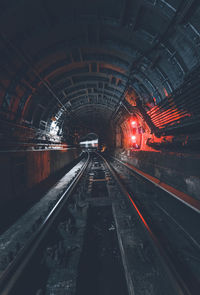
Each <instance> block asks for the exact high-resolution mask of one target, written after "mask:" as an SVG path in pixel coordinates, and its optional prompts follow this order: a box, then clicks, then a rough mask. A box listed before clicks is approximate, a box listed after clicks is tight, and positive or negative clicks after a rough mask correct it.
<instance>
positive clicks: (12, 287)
mask: <svg viewBox="0 0 200 295" xmlns="http://www.w3.org/2000/svg"><path fill="white" fill-rule="evenodd" d="M89 162H90V155H89V154H88V157H87V159H86V161H85V164H84V165H83V166H82V169H81V170H80V171H79V172H78V174H77V175H76V176H75V178H74V179H73V180H72V182H71V183H70V184H69V186H68V187H67V188H66V190H65V191H64V193H63V194H62V195H61V196H60V197H59V200H58V201H57V202H56V204H55V205H54V206H53V208H52V209H51V211H50V212H49V213H48V215H47V216H46V218H45V219H44V221H43V222H42V224H40V225H39V227H38V229H37V230H36V231H35V232H34V233H33V234H32V235H31V237H30V238H29V240H28V241H27V242H26V244H25V245H24V247H23V248H22V249H20V251H19V252H18V254H17V255H16V256H15V258H14V259H13V260H12V262H11V263H9V265H8V267H7V268H6V269H5V270H4V271H3V272H2V273H1V275H0V294H1V295H7V294H13V295H17V294H20V293H17V292H18V291H16V288H17V289H18V288H19V289H20V287H19V286H18V284H24V283H23V282H22V281H21V280H22V278H23V277H24V273H25V272H26V270H27V268H29V267H30V263H31V261H32V259H33V257H35V255H36V253H37V251H38V249H40V247H41V245H42V243H43V241H44V240H45V239H46V237H47V235H48V234H49V231H50V230H51V228H52V227H53V226H54V224H55V222H56V220H57V218H58V216H59V215H60V214H61V212H62V210H63V208H64V207H65V206H66V205H67V203H68V201H69V198H70V196H71V195H72V193H73V191H74V190H75V188H76V187H77V185H78V183H79V182H80V180H81V178H82V177H83V175H84V172H85V171H86V168H87V167H88V165H89ZM16 286H17V287H16ZM22 294H23V293H22ZM27 294H31V291H30V292H29V293H27Z"/></svg>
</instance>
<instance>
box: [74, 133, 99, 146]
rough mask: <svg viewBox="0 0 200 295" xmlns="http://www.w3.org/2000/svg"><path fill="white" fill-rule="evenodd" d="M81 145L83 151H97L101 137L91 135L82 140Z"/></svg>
mask: <svg viewBox="0 0 200 295" xmlns="http://www.w3.org/2000/svg"><path fill="white" fill-rule="evenodd" d="M79 144H80V146H81V147H82V148H83V149H97V148H98V146H99V137H98V135H97V134H95V133H89V134H87V135H86V136H85V137H83V138H82V139H81V140H80V142H79Z"/></svg>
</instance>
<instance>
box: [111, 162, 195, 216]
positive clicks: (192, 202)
mask: <svg viewBox="0 0 200 295" xmlns="http://www.w3.org/2000/svg"><path fill="white" fill-rule="evenodd" d="M112 158H113V159H114V160H115V161H117V162H119V163H120V164H121V165H123V166H124V167H126V168H127V169H128V170H129V171H131V173H132V174H137V175H139V176H141V177H142V178H144V179H146V180H147V181H149V182H151V183H152V184H154V185H155V186H156V187H158V188H160V189H161V190H163V191H165V192H167V193H168V194H169V195H171V196H172V197H174V198H175V199H177V200H178V201H180V202H181V203H183V204H184V205H186V206H187V207H189V208H191V209H192V210H194V211H195V212H197V213H200V202H199V201H198V200H196V199H194V198H192V197H191V196H189V195H187V194H185V193H184V195H186V196H187V199H183V198H181V197H180V196H178V195H177V194H176V193H175V192H173V191H170V190H169V189H167V188H166V187H165V186H164V185H163V184H164V183H163V182H162V181H160V180H159V179H158V178H155V177H153V176H151V178H150V177H148V176H147V173H145V172H144V174H143V173H142V171H139V169H137V170H138V171H136V170H135V169H134V167H131V165H130V164H127V163H124V162H123V161H121V160H118V159H117V158H115V157H112ZM153 179H155V180H157V181H155V180H153ZM167 186H168V187H170V186H169V185H167ZM176 191H178V190H176Z"/></svg>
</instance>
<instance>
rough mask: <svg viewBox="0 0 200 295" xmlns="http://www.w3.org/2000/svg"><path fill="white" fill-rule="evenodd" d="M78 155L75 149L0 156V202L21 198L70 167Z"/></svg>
mask: <svg viewBox="0 0 200 295" xmlns="http://www.w3.org/2000/svg"><path fill="white" fill-rule="evenodd" d="M80 153H81V150H80V149H75V148H74V149H68V150H59V151H58V150H47V151H23V152H4V153H0V175H1V177H0V182H1V194H0V196H1V197H0V203H4V202H6V201H8V200H9V199H13V198H17V197H21V195H23V194H24V193H26V192H28V191H30V190H31V189H32V188H34V187H36V186H37V185H38V184H39V183H41V182H42V181H44V180H46V179H47V178H49V177H50V176H52V175H54V174H56V173H57V172H59V171H60V170H62V169H63V168H64V167H65V166H67V165H69V164H70V163H71V162H72V161H74V160H75V159H76V158H77V157H78V156H79V154H80ZM27 197H28V194H27Z"/></svg>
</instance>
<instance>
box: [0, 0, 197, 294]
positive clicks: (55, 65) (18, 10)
mask: <svg viewBox="0 0 200 295" xmlns="http://www.w3.org/2000/svg"><path fill="white" fill-rule="evenodd" d="M0 15H1V16H0V77H1V79H0V183H1V190H0V191H1V193H0V195H1V197H0V213H1V216H0V221H1V228H0V234H1V235H2V236H3V235H5V233H6V232H7V231H8V230H9V228H10V227H11V226H12V225H13V224H15V223H16V222H18V220H19V219H20V218H22V216H23V214H25V213H26V212H27V211H28V210H30V209H31V208H33V206H35V205H36V204H38V203H39V202H40V201H41V200H42V199H43V196H44V195H45V194H47V192H48V191H49V192H50V191H51V189H52V187H54V186H55V185H56V184H58V182H59V181H60V179H63V177H65V175H67V174H66V173H69V174H70V173H71V174H72V172H71V171H74V170H73V169H75V168H74V167H79V166H77V165H80V163H82V162H83V161H84V160H85V159H86V158H87V152H86V150H85V149H84V150H83V148H82V145H81V144H80V143H81V142H85V141H88V140H94V139H95V140H96V139H97V138H98V153H99V156H97V155H96V156H95V154H93V153H91V154H92V155H91V158H92V161H93V164H89V167H90V165H94V167H96V169H97V170H98V169H100V168H99V167H100V166H101V165H104V164H102V163H104V162H102V161H103V160H102V159H101V155H102V156H103V157H105V159H106V160H105V161H107V163H108V165H110V163H112V165H113V167H114V168H112V169H115V172H113V173H119V170H120V169H119V165H125V166H123V168H121V176H120V181H123V185H124V184H125V183H126V182H127V180H126V179H125V178H126V177H127V178H128V179H129V180H128V181H129V182H130V183H132V184H130V185H132V186H134V185H135V190H136V194H138V195H140V193H141V195H142V196H143V195H144V194H146V193H147V194H149V201H148V202H149V203H150V204H149V205H147V207H148V206H149V208H151V207H150V206H152V204H151V201H152V203H154V202H157V199H158V196H156V197H155V195H156V193H154V192H153V190H154V189H156V190H157V189H160V190H161V192H162V193H161V194H168V199H169V200H171V199H173V200H174V203H173V204H171V203H170V202H171V201H169V203H170V205H168V199H167V198H166V201H163V206H164V207H161V205H160V204H159V205H158V206H157V207H159V206H160V207H161V208H162V210H163V212H165V215H167V214H168V216H170V218H171V219H170V220H172V219H173V220H174V218H175V217H176V216H179V215H180V219H179V220H178V219H177V220H176V224H177V223H178V224H179V225H180V226H179V230H180V228H182V229H184V232H187V234H188V237H189V238H190V239H191V240H193V242H194V241H195V245H196V246H195V247H197V248H198V251H197V250H196V249H195V250H194V253H193V252H192V251H188V252H190V255H189V256H187V255H186V254H184V253H185V252H187V251H186V248H187V243H186V244H185V247H183V248H184V251H185V252H184V251H183V252H184V253H183V254H182V252H181V251H179V250H177V249H178V246H174V247H175V250H174V251H175V252H176V251H177V252H176V254H177V255H179V254H178V253H181V254H180V256H181V255H182V256H184V255H186V256H187V257H186V258H185V260H187V259H188V260H190V259H191V260H192V258H191V256H192V257H193V260H194V261H195V262H194V261H193V260H192V262H190V264H191V265H192V269H193V270H194V269H195V271H194V273H196V274H195V275H194V277H193V275H191V277H189V282H188V284H186V285H187V286H186V287H184V288H185V289H184V288H183V289H184V290H185V291H184V292H185V293H184V292H182V293H178V292H179V291H180V290H179V291H177V293H175V294H199V293H198V292H197V290H199V287H200V281H199V277H200V276H199V273H200V271H199V269H200V268H199V261H200V254H199V249H200V241H199V240H198V239H199V234H198V231H199V229H198V227H199V224H198V222H199V217H198V215H199V211H200V193H199V191H200V154H199V150H200V132H199V127H200V114H199V112H200V99H199V96H200V83H199V81H200V47H199V45H200V3H199V1H198V0H187V1H186V0H173V1H172V0H115V1H114V0H102V1H99V0H93V1H92V0H85V1H81V0H74V1H70V0H69V1H64V0H59V1H56V2H55V1H52V0H49V1H47V0H34V1H31V0H28V1H24V0H21V1H11V0H9V1H4V0H1V1H0ZM89 153H90V152H89ZM95 157H97V158H95ZM98 157H100V158H98ZM98 159H99V160H98ZM81 161H82V162H81ZM95 161H96V162H95ZM98 161H100V162H99V163H100V164H98ZM95 163H96V164H95ZM95 165H96V166H95ZM98 165H100V166H98ZM91 167H93V166H91ZM91 167H90V168H91ZM79 168H80V167H79ZM79 168H78V169H79ZM90 168H87V169H90ZM91 169H93V168H91ZM106 169H108V168H107V166H106V164H105V167H104V170H103V171H104V172H99V175H100V176H98V177H99V178H98V177H97V179H99V183H96V182H95V178H94V179H93V177H94V175H96V174H95V173H96V172H94V171H93V172H91V171H92V170H91V171H90V172H88V175H89V177H90V178H89V183H90V184H91V183H94V184H95V185H94V188H93V189H92V191H91V189H90V188H89V193H91V194H92V195H93V194H94V195H95V194H96V195H101V194H102V191H103V190H105V191H106V190H107V189H106V187H104V188H101V181H102V182H103V181H107V180H108V182H109V177H110V176H109V175H108V172H106V171H107V170H106ZM124 169H125V170H124ZM126 169H131V172H130V171H129V172H127V171H128V170H126ZM111 171H113V170H111ZM73 173H75V174H77V173H78V172H77V171H76V172H73ZM102 173H103V174H102ZM110 173H111V174H112V172H110ZM130 173H135V175H136V179H137V177H141V179H142V180H141V183H142V184H136V183H135V182H134V180H133V181H132V180H130V178H131V176H130V175H129V174H130ZM71 174H70V175H71ZM97 174H98V173H97ZM106 175H107V176H106ZM115 176H116V175H115ZM113 177H114V176H113ZM114 178H115V177H114ZM91 179H93V180H91ZM100 180H101V181H100ZM113 181H114V180H113ZM118 181H119V180H118ZM110 182H112V181H110ZM146 182H147V183H146ZM133 183H134V184H133ZM149 183H150V184H151V185H153V188H149V185H150V184H149ZM95 190H96V191H95ZM131 190H133V192H134V189H133V188H132V187H131ZM143 190H144V191H143ZM54 193H55V192H54ZM57 193H58V191H57ZM87 193H88V191H87ZM58 194H60V193H58ZM106 194H108V195H109V194H110V190H109V189H108V192H107V193H106ZM158 195H159V193H158ZM151 197H152V198H151ZM154 197H155V198H154ZM94 198H95V199H97V204H99V202H100V201H99V200H98V199H99V197H97V198H96V197H94ZM163 198H164V197H163ZM131 200H132V199H131ZM142 200H143V197H141V199H140V200H139V201H138V202H139V204H140V203H141V208H142V209H143V206H144V204H146V203H147V201H146V199H145V200H143V201H144V204H142V202H143V201H142ZM163 200H164V199H163ZM132 201H133V200H132ZM132 201H131V202H132ZM102 202H104V201H103V198H102ZM106 202H107V201H106ZM108 203H109V202H108ZM111 203H112V202H111ZM106 204H107V203H106ZM165 204H166V205H165ZM180 204H181V205H180ZM136 205H138V204H137V202H136V204H135V206H136ZM44 206H45V205H44ZM48 206H49V204H48ZM99 206H100V207H98V206H97V208H99V209H97V208H96V207H95V206H94V207H95V209H94V210H93V211H91V212H90V211H88V212H89V213H88V215H87V222H86V223H88V225H89V229H87V230H86V234H85V236H86V238H85V239H86V240H87V239H89V235H90V234H89V233H91V232H92V234H93V231H92V229H90V226H91V224H92V222H93V221H94V220H95V217H94V216H95V214H96V216H99V215H98V214H100V215H101V214H108V215H109V214H110V215H113V217H112V218H114V219H113V221H112V222H111V221H110V222H111V223H113V224H114V222H115V225H114V226H113V227H112V226H111V227H109V228H110V231H112V229H113V228H115V230H116V231H117V237H116V240H117V239H118V240H119V241H121V242H120V243H121V244H120V243H119V244H120V245H122V244H123V243H125V242H123V238H121V236H120V225H119V224H118V221H117V220H118V217H116V216H118V214H119V215H120V212H118V211H117V210H118V209H116V208H114V205H110V206H111V207H112V206H113V207H112V208H114V209H112V210H113V211H112V212H111V211H109V210H110V209H109V208H110V207H109V204H107V205H105V212H108V213H102V212H104V210H102V208H101V206H103V205H99ZM165 206H166V207H165ZM170 206H171V207H170ZM181 206H185V207H184V209H183V208H182V207H181ZM50 207H51V206H50ZM136 207H137V206H136ZM169 207H170V208H171V209H169ZM103 208H104V207H103ZM135 209H136V208H135ZM137 209H138V208H137ZM137 209H136V211H137ZM95 210H96V211H95ZM98 210H99V211H98ZM101 210H102V211H101ZM145 210H146V211H147V213H145V214H147V220H148V216H149V215H148V210H147V209H145ZM145 210H144V211H145ZM149 210H150V209H149ZM168 210H169V211H168ZM170 210H171V211H170ZM190 210H191V212H194V215H195V216H193V213H191V212H190ZM146 211H145V212H146ZM172 211H174V213H172ZM109 212H110V213H109ZM140 213H141V212H140ZM159 214H160V213H159ZM155 215H156V213H155ZM106 216H107V215H106ZM30 218H32V217H30ZM33 218H34V217H33ZM104 218H107V217H105V216H104ZM142 218H143V217H142ZM144 219H145V218H144ZM150 219H151V218H150ZM162 219H164V218H163V217H162V216H161V217H160V215H159V217H158V219H157V223H159V222H161V221H160V220H162ZM183 219H184V220H185V222H186V223H187V225H183V224H182V223H181V221H180V220H183ZM97 220H98V218H97ZM95 222H96V221H94V223H95ZM145 222H146V221H145ZM149 222H150V225H151V221H149ZM170 222H172V221H170ZM90 223H91V224H90ZM129 223H130V222H129ZM168 223H169V221H168ZM100 224H101V223H100ZM98 226H99V224H98V225H96V227H98ZM102 226H103V225H102ZM187 226H188V228H187ZM150 228H151V226H150ZM152 228H153V230H152V231H153V232H154V231H155V233H156V234H157V235H158V236H159V235H160V236H162V233H160V232H159V231H160V229H159V230H158V229H157V228H156V226H155V229H154V226H153V225H152ZM179 230H178V229H177V232H178V231H179ZM90 231H91V232H90ZM88 232H89V233H88ZM194 232H195V234H194ZM159 233H160V234H159ZM173 234H174V233H173ZM127 236H129V234H127ZM94 237H95V235H94ZM163 240H164V238H163ZM8 241H9V238H8ZM10 241H11V239H10ZM85 243H86V242H85ZM110 243H111V242H110ZM113 243H114V242H113ZM163 243H164V244H165V242H163ZM105 244H106V242H105ZM161 244H162V242H161ZM174 244H176V242H174ZM180 244H182V242H180ZM183 244H184V242H183ZM2 245H3V244H2ZM105 247H106V246H105ZM188 247H189V246H188ZM4 248H5V247H4V246H2V247H1V249H4ZM19 248H20V247H19ZM147 248H148V247H147ZM169 248H170V247H169ZM83 249H84V247H83ZM2 251H3V250H2ZM91 251H92V250H91ZM116 251H119V253H121V254H120V255H121V256H122V264H123V267H124V269H125V278H124V279H123V280H124V281H123V280H122V281H123V282H125V281H126V282H129V283H130V281H131V283H130V285H131V286H132V284H133V286H132V287H130V286H128V291H127V292H128V293H127V294H161V293H156V292H157V291H155V289H153V287H152V289H151V287H150V285H148V284H147V285H148V286H147V285H146V289H145V287H144V289H143V290H142V289H140V288H141V286H140V287H137V282H135V281H134V280H133V281H132V280H131V279H130V277H129V274H130V273H131V271H128V270H127V269H128V267H126V265H127V264H126V262H125V260H126V259H128V258H127V257H129V255H130V253H129V254H127V255H128V256H127V257H126V253H127V251H128V250H127V251H125V250H124V249H122V248H120V247H119V249H118V250H116ZM195 251H196V252H195ZM11 252H12V253H13V250H12V251H11ZM72 252H73V251H72ZM83 252H84V250H83ZM169 252H170V251H169ZM171 252H173V251H171ZM171 252H170V253H171ZM175 252H173V255H174V253H175ZM191 252H192V253H191ZM9 253H10V252H9ZM9 253H6V255H7V256H9V255H11V254H9ZM122 253H125V254H124V255H125V256H123V254H122ZM85 255H86V254H85ZM87 255H88V254H87ZM87 255H86V256H87ZM170 255H171V256H172V257H174V256H173V255H172V254H170ZM170 255H169V256H170ZM11 256H13V255H11ZM175 256H176V255H175ZM81 257H82V256H81ZM124 257H125V258H124ZM188 257H189V258H188ZM13 259H14V258H12V259H10V261H11V260H13ZM84 259H86V258H85V256H84V257H82V258H81V259H80V261H85V260H84ZM130 259H131V258H130ZM195 259H196V260H195ZM172 260H173V258H172ZM182 260H184V259H182ZM182 260H181V261H182ZM185 260H184V261H185ZM10 261H9V263H10ZM80 261H79V270H80V269H82V268H83V262H82V264H81V262H80ZM181 263H182V264H179V262H177V263H176V265H179V268H180V265H182V266H183V265H184V267H183V269H184V273H183V275H182V274H180V277H181V279H180V278H179V277H178V278H177V281H179V282H180V281H181V282H182V281H184V278H185V276H186V273H188V272H190V268H187V267H189V266H186V264H187V263H186V264H184V263H185V262H184V263H183V262H181ZM5 264H6V263H5V261H3V262H1V263H0V268H1V272H2V273H3V268H4V267H3V266H2V265H4V266H5ZM130 267H131V266H130ZM113 268H114V266H113ZM179 268H178V267H177V268H176V266H175V269H176V272H177V273H178V274H179V270H180V269H179ZM122 272H124V270H123V271H122ZM133 273H134V271H133ZM180 273H181V271H180ZM141 274H142V272H141ZM118 275H119V276H121V274H120V272H119V273H118ZM141 276H142V275H141ZM141 276H140V278H141ZM195 276H196V277H195ZM135 277H136V278H137V274H136V275H135ZM186 277H187V276H186ZM101 279H102V278H101ZM104 279H105V278H104ZM102 280H103V279H102ZM135 280H136V281H137V279H135ZM166 280H167V279H166ZM82 281H84V278H83V277H81V279H80V280H79V283H80V282H82ZM79 283H78V287H77V290H79V289H80V290H81V289H82V287H80V286H79ZM80 284H81V283H80ZM123 284H126V283H123ZM134 284H135V285H136V287H135V289H134ZM149 284H152V286H154V283H153V279H152V281H151V283H149ZM155 285H156V284H155ZM0 286H1V283H0ZM81 286H82V285H81ZM144 286H145V284H144ZM105 288H106V287H105ZM109 288H111V287H109ZM120 288H121V287H119V289H118V290H121V291H119V292H121V293H119V295H120V294H126V291H124V289H123V287H122V289H120ZM137 288H138V289H137ZM38 289H39V288H38ZM83 289H84V288H83ZM133 289H134V290H135V291H133ZM80 290H79V291H77V292H79V293H77V294H90V291H88V290H89V289H84V290H87V291H85V293H84V292H82V293H81V291H80ZM91 290H93V291H91V294H92V293H93V294H94V292H96V294H99V293H97V291H94V289H91ZM106 290H107V289H106ZM138 290H140V291H138ZM141 290H142V291H141ZM159 290H160V289H159ZM29 291H30V290H29ZM36 291H37V290H35V291H34V292H35V293H33V294H36ZM15 292H16V291H15ZM20 292H21V291H20ZM24 292H25V291H24ZM26 292H27V290H26ZM39 292H40V291H39ZM41 292H44V291H41ZM46 292H47V291H46ZM54 292H55V293H51V294H68V293H65V292H67V291H66V290H65V291H64V289H63V291H60V289H59V292H60V293H56V291H55V290H54ZM57 292H58V291H57ZM62 292H63V293H62ZM69 292H72V291H69ZM106 292H107V293H106ZM116 292H117V289H116V290H115V289H112V291H110V293H108V291H105V290H103V289H102V290H101V294H110V295H112V294H118V293H116ZM133 292H135V293H133ZM145 292H146V293H145ZM166 292H167V291H166ZM180 292H181V291H180ZM187 292H188V293H187ZM2 294H10V293H2ZM12 294H18V293H12ZM20 294H23V293H20ZM24 294H32V293H31V292H30V293H24ZM37 294H40V293H37ZM41 294H50V293H48V292H47V293H41ZM69 294H75V293H69ZM162 294H174V293H173V292H172V291H170V289H169V290H168V293H164V292H163V293H162Z"/></svg>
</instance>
